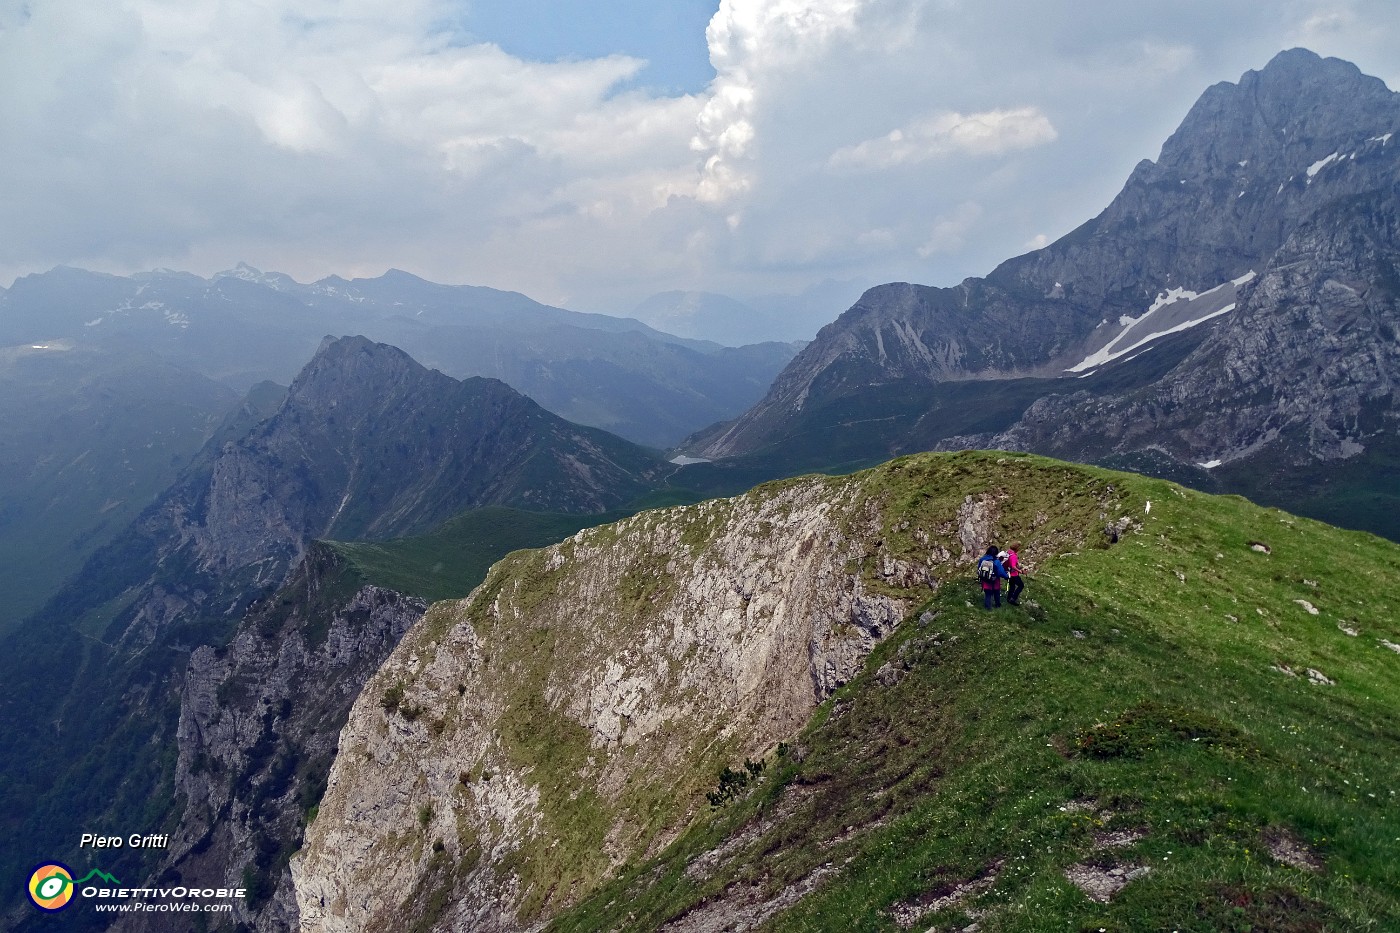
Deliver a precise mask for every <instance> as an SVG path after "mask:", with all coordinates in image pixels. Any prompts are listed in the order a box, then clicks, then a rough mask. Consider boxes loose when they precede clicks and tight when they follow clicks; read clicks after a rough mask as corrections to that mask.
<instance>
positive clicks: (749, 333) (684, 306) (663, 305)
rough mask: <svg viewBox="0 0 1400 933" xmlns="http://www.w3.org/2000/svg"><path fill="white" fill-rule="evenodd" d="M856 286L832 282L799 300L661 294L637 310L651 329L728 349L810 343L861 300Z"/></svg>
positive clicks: (804, 293)
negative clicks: (769, 343) (842, 310)
mask: <svg viewBox="0 0 1400 933" xmlns="http://www.w3.org/2000/svg"><path fill="white" fill-rule="evenodd" d="M860 293H861V287H860V286H859V285H857V284H856V283H854V282H836V281H833V280H831V279H828V280H826V281H824V282H820V283H818V284H816V285H813V286H812V287H810V288H807V289H804V290H803V291H802V292H801V293H799V294H796V295H755V296H753V297H750V298H745V299H737V298H732V297H730V296H728V295H717V294H715V293H713V292H704V291H669V292H660V293H658V294H655V295H652V296H651V297H650V298H647V299H646V300H645V301H643V302H642V303H641V304H639V305H637V307H635V308H633V309H632V317H634V318H637V319H638V320H640V321H645V322H646V323H647V324H650V325H651V326H652V327H655V328H657V329H659V330H663V331H666V332H667V333H671V334H678V335H679V336H682V337H693V338H695V339H697V340H713V341H715V342H717V343H723V344H730V345H734V344H746V343H762V342H764V341H775V340H776V341H795V340H802V341H806V340H810V339H812V335H813V334H815V333H816V332H817V331H818V330H820V329H821V328H822V327H823V326H825V325H826V324H827V323H828V322H830V321H831V318H832V315H833V314H834V313H835V312H836V310H837V309H839V308H845V307H849V306H850V304H851V303H852V302H853V301H855V300H856V298H858V297H859V296H860Z"/></svg>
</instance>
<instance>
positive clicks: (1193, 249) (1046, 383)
mask: <svg viewBox="0 0 1400 933" xmlns="http://www.w3.org/2000/svg"><path fill="white" fill-rule="evenodd" d="M1397 132H1400V94H1397V93H1395V92H1392V91H1390V90H1389V89H1388V88H1387V87H1386V86H1385V85H1384V83H1383V82H1381V81H1380V80H1378V79H1376V78H1373V77H1369V76H1366V75H1363V74H1362V73H1361V72H1360V71H1359V70H1358V69H1357V68H1356V67H1355V66H1354V65H1351V64H1350V63H1347V62H1343V61H1340V60H1337V59H1323V58H1320V57H1318V56H1317V55H1315V54H1313V53H1312V52H1309V51H1307V50H1304V49H1294V50H1291V51H1288V52H1284V53H1281V54H1280V55H1278V56H1277V57H1276V58H1275V59H1274V60H1273V61H1271V62H1270V63H1269V64H1268V65H1267V66H1266V67H1265V68H1264V69H1262V70H1261V71H1258V72H1253V71H1251V72H1248V73H1247V74H1245V75H1244V76H1243V77H1242V78H1241V79H1240V81H1239V82H1237V83H1229V82H1224V83H1221V84H1217V85H1215V86H1213V87H1211V88H1210V89H1209V90H1207V91H1206V93H1205V94H1204V95H1202V97H1201V98H1200V100H1199V101H1198V102H1197V103H1196V105H1195V106H1194V107H1192V109H1191V111H1190V113H1189V114H1188V115H1187V116H1186V119H1185V120H1184V121H1183V122H1182V124H1181V126H1180V128H1179V129H1178V130H1177V131H1176V132H1175V133H1174V134H1172V136H1171V138H1170V139H1168V140H1167V142H1166V143H1165V144H1164V145H1163V147H1162V152H1161V155H1160V156H1159V157H1158V159H1157V160H1156V161H1144V162H1142V163H1140V164H1139V165H1138V166H1137V168H1136V169H1134V170H1133V172H1132V175H1131V176H1130V177H1129V179H1128V181H1127V183H1126V185H1125V186H1124V188H1123V190H1122V192H1121V193H1120V194H1119V195H1118V196H1117V197H1116V198H1115V199H1114V200H1113V202H1112V203H1111V204H1110V205H1109V206H1108V207H1107V208H1106V209H1105V210H1104V211H1103V213H1101V214H1100V215H1099V216H1097V217H1095V218H1094V219H1092V220H1090V221H1089V222H1087V223H1085V224H1084V225H1083V226H1081V227H1079V228H1078V229H1076V230H1074V231H1072V232H1071V233H1069V234H1067V235H1065V236H1064V237H1062V238H1060V239H1059V240H1057V241H1056V242H1054V243H1051V244H1050V245H1048V246H1046V247H1044V248H1043V249H1039V250H1037V251H1035V252H1032V253H1028V254H1026V255H1024V256H1020V257H1017V258H1015V259H1011V260H1008V261H1006V262H1004V263H1002V264H1001V265H1000V266H998V267H997V268H996V269H995V270H993V271H992V272H991V273H990V274H989V275H987V276H986V277H985V278H980V279H968V280H966V281H964V282H962V283H961V284H959V285H957V286H954V287H952V288H933V287H926V286H918V285H907V284H891V285H883V286H880V287H878V288H874V289H871V290H869V291H867V292H866V293H865V294H864V295H863V296H862V297H861V299H860V300H859V301H858V302H857V303H856V304H855V305H854V306H853V307H852V308H851V309H850V310H848V311H847V312H845V313H844V314H843V315H841V317H840V318H838V319H837V320H836V321H835V322H833V323H832V324H830V325H828V326H827V327H825V328H823V330H822V331H821V332H820V333H819V334H818V335H817V338H816V339H815V340H814V341H813V342H812V343H811V344H809V345H808V346H807V347H805V348H804V349H803V350H802V352H801V353H799V354H798V356H797V357H795V358H794V360H793V361H792V363H790V364H789V365H788V367H787V368H786V369H784V370H783V372H782V373H781V374H780V375H779V376H778V378H777V379H776V380H775V381H774V384H773V387H772V389H770V391H769V393H768V394H767V396H765V397H764V399H763V400H762V401H761V402H759V403H758V404H757V405H755V406H754V407H753V408H752V409H750V410H749V411H748V412H747V413H745V414H744V415H743V416H742V417H740V418H739V419H737V420H736V421H734V422H732V423H728V424H724V425H719V426H716V427H714V428H711V429H709V430H707V431H706V432H702V433H701V434H699V435H697V436H695V437H693V438H692V439H691V440H690V441H688V442H687V444H686V445H683V446H684V448H685V449H686V450H687V451H689V452H690V453H693V454H695V455H697V456H703V457H709V458H719V457H733V456H739V455H755V454H757V455H769V456H781V455H786V454H787V453H788V452H789V451H795V452H796V453H797V455H798V456H803V455H805V454H806V452H807V449H808V447H819V448H830V447H831V446H833V445H835V446H838V447H844V448H851V449H865V450H867V451H869V454H870V456H871V457H872V458H879V457H881V456H888V455H892V454H896V453H900V452H903V451H908V450H918V449H929V448H936V449H957V448H959V447H975V446H999V447H1007V448H1011V449H1028V450H1036V451H1043V452H1046V453H1053V454H1058V455H1061V456H1070V457H1074V458H1076V459H1080V460H1086V461H1101V462H1110V463H1118V464H1120V465H1131V466H1133V467H1134V468H1138V469H1149V470H1153V471H1156V472H1158V473H1161V474H1163V475H1173V476H1175V477H1177V478H1180V479H1182V480H1183V481H1188V482H1192V483H1193V484H1196V485H1201V486H1204V487H1206V488H1212V489H1219V490H1222V491H1235V492H1244V493H1246V494H1251V495H1256V496H1259V497H1262V498H1264V499H1266V500H1269V497H1270V495H1271V493H1273V492H1278V491H1280V490H1281V488H1282V487H1281V486H1280V480H1281V479H1283V478H1284V474H1291V475H1293V480H1292V481H1291V482H1288V483H1287V484H1286V486H1287V491H1286V493H1285V495H1286V496H1287V499H1288V501H1289V502H1290V504H1291V505H1292V507H1295V508H1301V509H1303V510H1304V511H1311V512H1313V513H1315V514H1320V515H1323V516H1329V517H1333V518H1336V519H1339V520H1345V521H1348V522H1350V523H1352V524H1357V525H1359V526H1361V527H1368V528H1372V529H1375V530H1379V531H1383V532H1385V533H1388V534H1391V535H1397V534H1400V525H1396V524H1395V522H1394V521H1393V520H1391V519H1387V518H1385V515H1386V514H1390V515H1394V514H1395V510H1394V509H1393V506H1394V505H1395V504H1396V501H1395V498H1394V488H1395V487H1394V486H1393V483H1392V480H1393V479H1394V477H1395V475H1396V474H1395V471H1394V463H1395V459H1394V458H1395V452H1396V441H1395V438H1396V428H1397V424H1396V421H1395V418H1396V415H1395V408H1394V394H1393V390H1394V386H1395V382H1396V379H1397V377H1398V376H1400V368H1397V364H1400V357H1397V356H1396V355H1395V352H1394V348H1395V332H1396V327H1397V326H1400V311H1397V295H1400V279H1397V272H1396V269H1397V264H1398V263H1400V244H1398V243H1397V240H1396V238H1395V232H1396V228H1395V220H1394V218H1395V216H1396V212H1397V210H1400V204H1397V192H1400V186H1397V179H1400V139H1397V138H1396V134H1397ZM842 438H844V440H842ZM1339 469H1340V470H1342V471H1344V472H1345V473H1346V475H1347V477H1348V479H1347V481H1346V483H1345V484H1344V488H1335V486H1329V479H1328V477H1329V476H1330V475H1331V474H1333V473H1334V472H1336V471H1338V470H1339ZM1387 487H1388V488H1389V491H1387ZM1300 494H1301V498H1302V501H1301V503H1300V501H1299V496H1300ZM1270 501H1272V500H1270Z"/></svg>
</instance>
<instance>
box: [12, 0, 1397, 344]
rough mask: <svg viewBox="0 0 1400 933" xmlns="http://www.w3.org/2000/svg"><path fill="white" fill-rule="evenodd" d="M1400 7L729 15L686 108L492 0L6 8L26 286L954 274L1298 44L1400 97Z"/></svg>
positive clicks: (716, 24) (574, 290)
mask: <svg viewBox="0 0 1400 933" xmlns="http://www.w3.org/2000/svg"><path fill="white" fill-rule="evenodd" d="M560 2H574V0H560ZM579 2H581V0H579ZM1391 5H1392V3H1391V0H1289V2H1288V3H1287V4H1285V5H1283V6H1282V7H1278V6H1270V5H1267V4H1258V3H1252V2H1246V0H1221V2H1219V3H1214V4H1209V5H1202V4H1157V5H1146V6H1144V5H1141V4H1123V3H1117V2H1111V0H1077V2H1073V3H1071V2H1069V0H1040V2H1034V3H1032V2H1026V0H983V2H980V3H976V4H972V3H963V2H954V0H719V2H718V3H717V4H716V10H715V14H714V16H713V18H712V19H711V21H710V23H709V28H708V30H707V31H706V34H705V36H704V37H703V38H704V41H705V42H706V43H707V44H708V49H709V55H710V61H711V63H712V65H713V67H714V69H715V79H714V81H713V82H712V83H711V85H710V86H709V87H707V88H705V89H704V90H703V91H702V92H699V93H693V94H663V93H658V92H654V91H649V90H646V89H644V88H639V87H638V86H637V85H638V82H639V77H638V76H639V75H643V74H645V72H644V71H643V69H644V67H645V63H643V62H642V61H640V60H639V59H637V58H635V57H631V56H627V55H622V54H613V55H603V56H593V57H580V58H577V59H573V60H567V59H566V60H560V61H549V62H541V61H531V60H528V59H525V58H521V57H519V56H515V55H511V54H509V53H507V52H506V51H504V50H502V49H501V48H500V47H498V46H496V45H493V44H491V43H489V42H482V41H478V40H476V39H474V38H471V37H469V35H468V33H467V31H466V30H467V29H468V28H470V25H471V24H470V15H471V8H470V6H469V5H467V4H465V3H464V2H463V0H258V2H256V3H228V2H226V0H178V2H177V0H106V2H100V3H93V2H91V0H23V2H21V0H0V125H3V126H4V128H5V131H4V133H0V186H3V189H4V191H5V197H4V198H3V199H0V281H3V279H4V277H7V276H13V275H15V274H18V273H23V272H28V271H33V270H35V269H40V268H47V267H49V266H52V265H55V264H58V263H72V264H77V265H86V266H90V267H94V268H99V269H107V270H110V271H118V272H126V271H133V270H135V269H139V268H149V267H152V266H160V265H163V266H174V267H182V268H189V269H191V270H192V271H196V272H201V273H206V274H207V273H209V272H213V271H216V270H218V269H221V268H227V267H229V266H231V265H233V264H234V263H235V262H237V261H238V260H240V259H242V260H247V261H249V262H252V263H253V264H255V265H258V266H261V267H264V268H273V269H280V270H283V271H287V272H289V273H291V274H293V275H295V276H297V277H298V278H302V279H307V278H315V277H320V276H322V275H327V274H330V273H332V272H335V273H340V274H344V275H354V274H377V273H379V272H382V271H383V269H384V268H386V267H388V266H398V267H400V268H405V269H409V270H411V271H414V272H417V273H419V274H422V275H425V276H428V277H430V278H435V279H438V280H441V281H454V282H475V283H481V284H489V285H496V286H499V287H508V288H516V289H520V290H522V291H525V292H527V293H529V294H531V295H533V296H535V297H539V298H541V299H544V300H549V301H554V302H559V303H565V304H575V305H578V306H580V307H586V308H591V309H598V310H609V309H611V310H617V309H619V308H627V307H631V306H633V305H635V304H636V302H637V301H638V300H640V299H641V298H642V297H645V295H646V294H648V293H649V292H653V291H663V290H667V289H672V288H682V289H707V290H714V291H728V292H731V293H736V294H738V295H740V296H742V295H743V294H744V293H746V292H754V293H768V292H778V291H798V290H801V289H802V288H804V287H806V286H807V285H810V284H811V283H813V282H818V281H821V280H823V279H828V278H835V279H843V280H860V281H862V282H866V283H868V284H876V283H878V282H881V281H892V280H902V281H920V282H928V283H930V284H948V283H950V282H956V281H959V280H961V279H962V278H963V277H965V276H968V275H978V274H984V273H985V272H986V271H988V270H989V269H990V268H991V267H992V266H993V265H995V263H996V262H997V261H999V260H1001V259H1003V258H1005V257H1007V256H1009V255H1011V254H1013V253H1015V252H1017V251H1019V250H1021V249H1024V248H1026V244H1028V242H1029V243H1031V244H1034V243H1038V242H1040V238H1042V237H1043V238H1046V239H1054V238H1055V237H1056V236H1058V235H1059V234H1060V233H1063V232H1066V231H1068V230H1070V229H1072V228H1073V227H1075V226H1077V225H1078V224H1080V223H1082V222H1083V221H1084V220H1086V219H1087V218H1088V217H1091V216H1093V215H1094V214H1095V213H1097V212H1098V211H1099V210H1101V209H1102V207H1103V206H1104V205H1105V204H1106V203H1107V202H1108V200H1109V199H1110V198H1111V197H1112V196H1113V195H1114V194H1115V193H1116V191H1117V190H1118V188H1119V187H1120V186H1121V184H1122V182H1123V180H1124V179H1125V178H1126V177H1127V174H1128V172H1129V171H1130V170H1131V168H1132V166H1133V165H1134V164H1135V163H1136V162H1137V161H1138V160H1140V159H1142V158H1151V157H1153V156H1155V155H1156V154H1157V152H1158V150H1159V148H1160V146H1161V143H1162V141H1163V140H1164V139H1165V138H1166V137H1167V135H1168V134H1169V133H1170V132H1171V131H1172V130H1173V129H1174V128H1175V126H1176V124H1177V123H1178V122H1179V121H1180V119H1181V117H1182V116H1183V115H1184V114H1185V112H1186V110H1187V108H1188V107H1189V106H1190V104H1191V103H1192V102H1193V101H1194V99H1195V98H1196V97H1197V96H1198V95H1199V94H1200V93H1201V91H1202V90H1204V89H1205V88H1206V87H1207V86H1209V85H1210V84H1211V83H1214V82H1216V81H1220V80H1237V79H1238V78H1239V76H1240V74H1241V73H1243V72H1244V71H1245V70H1248V69H1251V68H1260V67H1262V66H1263V65H1264V64H1265V63H1266V62H1267V61H1268V60H1269V58H1270V57H1272V55H1273V54H1275V53H1276V52H1277V51H1278V50H1280V49H1282V48H1285V47H1288V46H1291V45H1296V44H1304V45H1309V46H1310V47H1313V48H1314V49H1315V50H1316V51H1318V52H1320V53H1321V54H1324V55H1340V56H1342V57H1347V58H1351V59H1352V60H1354V61H1356V62H1357V64H1359V65H1360V66H1361V67H1362V69H1363V70H1366V71H1368V72H1370V73H1378V74H1380V76H1381V77H1382V78H1385V79H1386V80H1387V81H1390V82H1391V83H1392V86H1395V82H1396V81H1397V80H1400V74H1397V73H1396V72H1395V56H1394V53H1393V49H1394V48H1395V47H1396V46H1397V45H1400V23H1397V21H1396V19H1395V17H1394V15H1393V10H1391ZM700 38H701V37H699V36H696V37H695V38H694V41H696V42H698V41H700ZM618 47H619V48H622V47H624V46H623V45H622V44H619V46H618ZM1384 69H1390V72H1389V73H1387V72H1386V71H1385V70H1384ZM1051 142H1053V143H1054V144H1053V145H1050V144H1049V143H1051ZM840 310H842V309H839V308H835V309H832V316H833V317H834V316H835V314H836V313H837V312H839V311H840Z"/></svg>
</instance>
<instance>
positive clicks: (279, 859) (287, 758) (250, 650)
mask: <svg viewBox="0 0 1400 933" xmlns="http://www.w3.org/2000/svg"><path fill="white" fill-rule="evenodd" d="M425 608H426V606H425V604H424V603H423V602H422V601H421V600H418V599H414V598H411V597H406V596H403V595H402V594H399V593H395V592H393V591H391V590H385V589H381V588H379V587H375V586H360V585H359V584H358V583H356V582H354V581H353V579H352V578H350V577H348V576H346V575H345V569H344V566H343V564H342V563H341V562H340V560H339V558H337V557H336V556H335V554H334V553H333V552H331V551H330V550H329V549H328V548H325V547H324V546H321V545H313V547H312V549H311V551H310V553H309V554H308V556H307V558H306V560H305V561H304V562H303V563H302V565H301V566H300V567H299V568H298V569H297V571H296V573H295V574H294V575H293V578H292V581H291V582H290V583H289V584H288V586H287V587H285V588H284V589H283V590H282V591H281V592H280V593H278V594H277V595H276V596H275V597H273V598H271V599H269V600H266V601H265V602H264V603H262V604H259V605H258V606H256V607H255V608H254V610H253V611H252V612H251V613H250V615H249V617H248V619H247V620H246V621H245V623H244V624H243V625H242V626H240V628H239V631H238V633H237V634H236V635H235V636H234V638H233V640H232V642H230V643H229V644H228V645H227V646H225V647H223V648H218V649H215V648H212V647H209V646H207V645H206V646H202V647H200V648H198V649H196V650H195V651H194V653H193V654H192V655H191V656H190V663H189V667H188V669H187V670H186V673H185V680H184V685H183V688H182V689H181V691H180V719H179V726H178V730H177V733H176V741H177V743H178V748H179V757H178V760H177V763H176V769H175V782H174V784H175V786H174V792H175V796H176V798H177V799H181V800H183V801H184V812H183V814H182V815H181V816H180V819H179V821H178V823H177V826H178V829H177V831H176V832H175V833H174V834H173V835H172V836H171V839H170V846H169V848H168V849H167V850H166V853H165V857H164V859H163V860H162V862H161V865H160V866H159V868H158V869H157V871H156V873H155V875H154V877H165V878H167V879H169V878H173V877H179V879H180V881H181V883H182V884H185V885H188V886H201V887H246V888H249V890H250V896H249V897H248V898H247V899H246V900H243V901H240V902H238V903H237V904H236V905H235V910H236V917H235V919H236V921H237V922H238V923H240V924H245V925H246V926H247V927H249V928H251V929H254V930H260V931H267V933H274V931H282V930H287V929H291V928H294V927H295V926H296V923H297V913H296V901H295V898H294V897H293V896H292V885H291V875H290V873H289V872H288V871H287V868H286V859H287V857H288V856H289V855H290V854H291V853H292V852H293V851H294V850H295V849H296V848H297V847H299V846H300V844H301V838H302V832H303V828H304V825H305V822H306V820H307V818H308V816H309V815H310V813H309V811H310V808H312V807H314V806H315V804H316V803H317V801H319V799H320V796H321V793H322V792H323V790H324V788H325V781H326V775H327V773H328V772H329V770H330V766H331V762H332V761H333V760H334V757H335V752H336V738H337V735H338V733H339V731H340V728H341V726H343V725H344V723H345V719H346V717H347V716H348V714H349V712H350V707H351V705H352V704H353V703H354V701H355V698H356V697H357V696H358V695H359V692H360V689H361V687H362V686H363V685H364V683H365V681H366V680H368V679H369V678H370V676H371V675H372V674H373V673H374V672H375V670H376V669H377V668H378V667H379V665H380V664H381V663H382V662H383V661H384V659H385V658H387V657H388V655H389V652H390V651H391V650H392V649H393V647H394V646H395V645H396V644H398V642H399V639H400V638H401V637H402V636H403V634H404V632H405V631H407V630H408V628H409V626H410V625H412V624H413V623H414V622H416V621H417V620H418V619H419V618H421V617H422V615H423V612H424V610H425ZM311 812H314V811H311ZM187 925H188V918H181V917H179V916H178V915H171V914H159V913H151V914H139V915H131V916H130V917H128V918H124V923H123V924H122V925H121V926H120V929H123V930H132V931H134V930H146V931H158V930H170V931H176V930H184V929H186V928H187Z"/></svg>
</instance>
